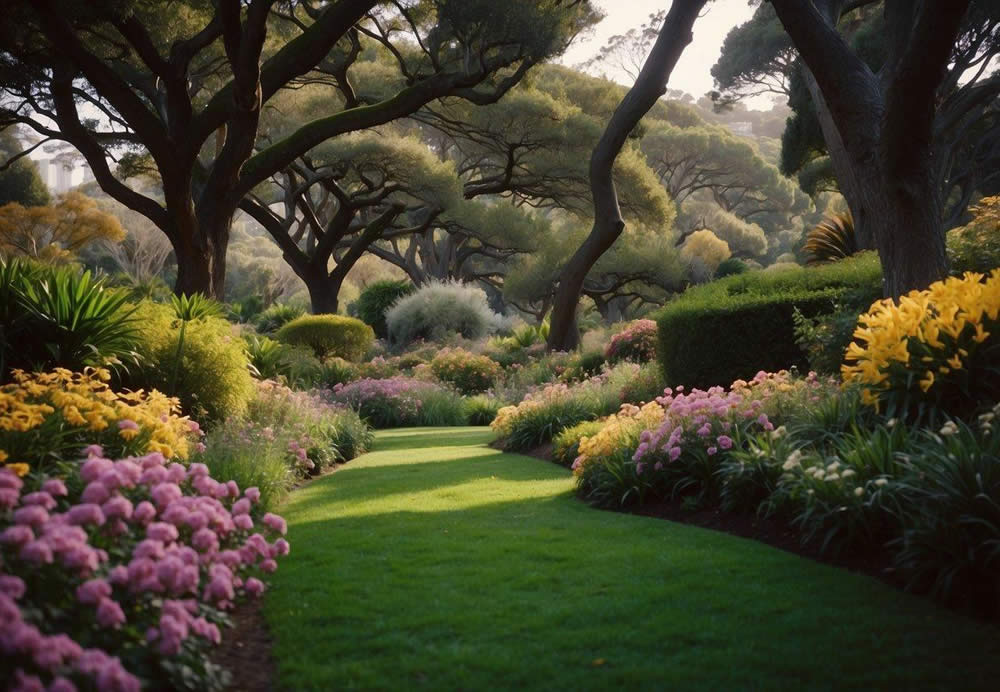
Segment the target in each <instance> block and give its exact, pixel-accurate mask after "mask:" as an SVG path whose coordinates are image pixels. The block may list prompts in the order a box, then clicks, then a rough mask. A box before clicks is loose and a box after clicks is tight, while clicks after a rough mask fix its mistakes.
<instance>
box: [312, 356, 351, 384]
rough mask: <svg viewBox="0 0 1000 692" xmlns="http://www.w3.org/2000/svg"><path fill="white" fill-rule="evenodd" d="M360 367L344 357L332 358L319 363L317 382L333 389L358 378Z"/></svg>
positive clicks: (316, 374) (316, 375)
mask: <svg viewBox="0 0 1000 692" xmlns="http://www.w3.org/2000/svg"><path fill="white" fill-rule="evenodd" d="M358 377H359V374H358V368H357V366H355V365H354V364H353V363H348V362H347V361H346V360H344V359H343V358H337V357H334V358H330V359H328V360H326V361H324V362H323V363H321V364H320V365H319V367H318V368H317V369H316V373H315V382H316V385H317V386H319V387H326V388H327V389H333V388H334V387H336V386H337V385H338V384H347V383H348V382H353V381H354V380H356V379H358Z"/></svg>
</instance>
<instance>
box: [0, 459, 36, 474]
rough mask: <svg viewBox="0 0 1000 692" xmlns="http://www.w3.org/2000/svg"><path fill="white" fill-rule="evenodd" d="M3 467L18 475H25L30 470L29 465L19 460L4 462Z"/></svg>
mask: <svg viewBox="0 0 1000 692" xmlns="http://www.w3.org/2000/svg"><path fill="white" fill-rule="evenodd" d="M4 468H5V469H7V470H9V471H13V472H14V473H15V474H16V475H18V476H26V475H28V471H30V470H31V467H30V466H28V465H27V464H24V463H20V462H18V463H13V464H6V465H5V466H4Z"/></svg>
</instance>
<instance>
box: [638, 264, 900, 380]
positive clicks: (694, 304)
mask: <svg viewBox="0 0 1000 692" xmlns="http://www.w3.org/2000/svg"><path fill="white" fill-rule="evenodd" d="M881 283H882V282H881V274H880V271H879V267H878V263H877V261H876V259H875V257H874V256H872V255H867V254H866V255H864V256H862V257H859V258H857V259H853V260H849V261H844V262H838V263H836V264H832V265H828V266H826V267H817V268H809V269H805V268H796V269H785V270H780V271H773V272H767V271H765V272H750V273H748V274H741V275H739V276H731V277H728V278H726V279H721V280H719V281H715V282H712V283H710V284H705V285H703V286H698V287H695V288H691V289H689V290H688V291H687V292H686V293H684V294H683V295H682V296H681V297H680V298H678V299H677V300H675V301H674V302H672V303H670V304H669V305H667V307H665V308H664V309H663V310H662V311H660V312H659V313H658V315H657V323H658V326H659V340H660V349H659V357H660V364H661V366H662V368H663V375H664V378H665V381H666V382H667V383H668V384H670V385H678V384H683V385H687V386H695V387H703V388H704V387H711V386H714V385H726V384H729V383H730V382H732V381H733V380H736V379H740V378H744V379H745V378H750V377H753V375H754V374H756V373H757V372H758V371H759V370H766V371H770V372H774V371H777V370H781V369H782V368H788V367H790V366H793V365H797V366H800V367H805V366H806V365H807V363H806V354H805V353H803V351H802V349H801V348H800V347H799V345H798V344H796V342H795V322H794V317H793V315H794V313H795V310H796V309H798V310H799V311H800V312H801V313H802V314H803V315H804V316H806V317H813V316H815V315H818V314H822V313H829V312H831V311H833V310H834V306H835V305H836V303H837V301H838V300H842V299H843V297H844V296H846V295H848V294H851V295H856V296H864V297H859V298H855V300H859V301H861V302H864V300H868V304H870V303H871V302H872V301H873V300H875V299H877V298H878V297H879V296H880V295H881V290H882V288H881Z"/></svg>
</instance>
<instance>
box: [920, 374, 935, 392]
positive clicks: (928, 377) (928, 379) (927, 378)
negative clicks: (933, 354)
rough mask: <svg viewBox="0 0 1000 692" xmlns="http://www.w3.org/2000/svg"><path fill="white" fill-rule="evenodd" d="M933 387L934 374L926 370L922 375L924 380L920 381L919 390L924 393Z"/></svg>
mask: <svg viewBox="0 0 1000 692" xmlns="http://www.w3.org/2000/svg"><path fill="white" fill-rule="evenodd" d="M933 386H934V373H933V372H931V371H930V370H928V371H927V372H926V373H924V379H922V380H920V389H922V390H923V391H924V392H925V393H926V392H927V390H929V389H930V388H931V387H933Z"/></svg>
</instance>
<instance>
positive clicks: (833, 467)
mask: <svg viewBox="0 0 1000 692" xmlns="http://www.w3.org/2000/svg"><path fill="white" fill-rule="evenodd" d="M839 468H840V462H839V461H835V462H833V463H832V464H830V465H829V466H827V467H826V472H827V473H833V472H834V471H836V470H838V469H839Z"/></svg>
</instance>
